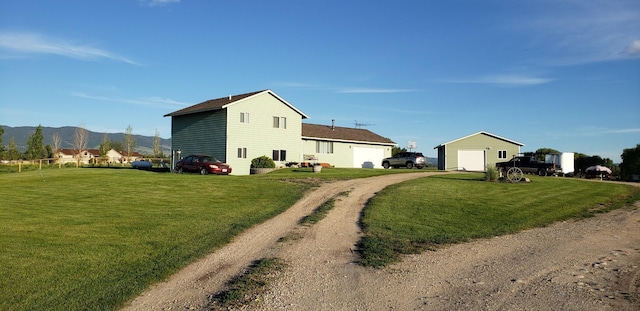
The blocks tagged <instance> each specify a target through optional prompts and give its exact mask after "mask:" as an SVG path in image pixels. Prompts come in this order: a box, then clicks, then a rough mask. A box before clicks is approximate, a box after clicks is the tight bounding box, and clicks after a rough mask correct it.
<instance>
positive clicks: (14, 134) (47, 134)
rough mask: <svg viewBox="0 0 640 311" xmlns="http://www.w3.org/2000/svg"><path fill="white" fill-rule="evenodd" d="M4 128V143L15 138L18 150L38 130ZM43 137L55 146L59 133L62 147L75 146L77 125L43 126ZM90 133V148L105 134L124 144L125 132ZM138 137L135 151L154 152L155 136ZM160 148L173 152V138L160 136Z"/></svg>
mask: <svg viewBox="0 0 640 311" xmlns="http://www.w3.org/2000/svg"><path fill="white" fill-rule="evenodd" d="M0 126H2V129H4V134H3V135H2V144H3V145H4V146H5V149H6V148H7V146H9V141H10V140H11V138H13V139H14V140H15V143H16V147H17V148H18V151H20V152H25V151H26V150H27V141H28V140H29V136H31V135H33V133H35V132H36V127H35V126H17V127H11V126H6V125H0ZM41 129H42V138H43V140H44V141H43V144H44V145H45V146H46V145H51V146H53V134H54V133H58V135H59V136H60V140H61V144H60V148H74V146H73V136H74V134H75V132H76V129H77V127H75V126H64V127H46V126H42V127H41ZM87 133H88V136H89V137H88V138H89V139H88V143H87V148H89V149H99V148H100V144H101V143H102V140H103V138H104V135H105V134H106V135H107V140H109V141H117V142H121V143H123V144H124V138H125V135H126V134H125V133H98V132H92V131H89V130H87ZM133 137H135V139H136V146H135V147H134V148H133V150H134V151H137V152H139V153H141V154H147V155H151V154H153V138H154V137H153V136H143V135H135V134H134V135H133ZM160 149H161V150H162V152H163V153H164V154H171V139H166V138H160Z"/></svg>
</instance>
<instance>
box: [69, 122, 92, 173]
mask: <svg viewBox="0 0 640 311" xmlns="http://www.w3.org/2000/svg"><path fill="white" fill-rule="evenodd" d="M88 140H89V133H88V132H87V130H86V129H85V128H84V125H82V124H80V125H79V126H78V127H76V131H75V133H74V134H73V149H74V154H75V156H76V161H78V164H80V160H81V152H82V151H84V150H86V149H87V144H88Z"/></svg>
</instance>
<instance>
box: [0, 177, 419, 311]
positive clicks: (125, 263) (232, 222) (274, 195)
mask: <svg viewBox="0 0 640 311" xmlns="http://www.w3.org/2000/svg"><path fill="white" fill-rule="evenodd" d="M16 171H17V169H16ZM413 171H415V172H417V171H418V170H413ZM398 172H405V173H406V172H407V170H386V171H385V170H362V169H324V170H323V171H322V172H321V173H313V172H312V169H311V168H307V169H283V170H279V171H276V172H273V173H271V174H267V175H254V176H199V175H193V174H184V175H178V174H170V173H153V172H147V171H139V170H133V169H126V168H125V169H123V168H121V167H120V168H80V169H78V168H63V169H58V168H57V167H50V168H47V169H43V170H42V171H39V170H37V169H31V168H27V169H26V170H23V172H22V173H2V174H0V197H2V205H1V208H0V228H1V231H0V262H2V267H1V268H0V310H81V309H82V310H84V309H92V310H99V309H105V310H111V309H114V308H116V307H117V306H120V305H122V304H123V303H125V302H126V301H128V300H129V299H131V298H132V297H135V296H136V295H137V294H139V293H140V292H141V291H142V290H144V289H145V288H146V287H147V286H149V285H150V284H152V283H154V282H157V281H160V280H163V279H165V278H166V277H167V276H169V275H170V274H171V273H172V272H175V271H177V270H178V269H180V268H181V267H184V266H185V265H186V264H188V263H190V262H192V261H193V260H194V259H196V258H198V257H201V256H203V255H205V254H207V253H210V252H212V251H213V250H214V249H216V248H219V247H220V246H221V245H223V244H225V243H226V242H228V241H229V240H230V239H231V238H232V237H233V236H234V235H236V234H238V233H239V232H240V231H242V230H244V229H245V228H248V227H250V226H252V225H254V224H256V223H260V222H262V221H264V220H266V219H268V218H270V217H273V216H274V215H277V214H278V213H281V212H282V211H284V210H285V209H287V208H288V207H289V206H291V205H293V203H294V202H296V201H297V200H298V199H300V198H301V197H302V195H303V193H304V191H306V190H307V189H309V188H311V187H313V186H316V185H317V184H318V182H320V181H321V180H323V179H345V178H359V177H368V176H375V175H380V174H392V173H398ZM309 177H313V178H311V179H309Z"/></svg>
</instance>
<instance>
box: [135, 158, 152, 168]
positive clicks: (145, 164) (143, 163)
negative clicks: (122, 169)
mask: <svg viewBox="0 0 640 311" xmlns="http://www.w3.org/2000/svg"><path fill="white" fill-rule="evenodd" d="M152 166H153V163H151V161H149V160H144V159H143V160H136V161H133V162H131V167H133V168H151V167H152Z"/></svg>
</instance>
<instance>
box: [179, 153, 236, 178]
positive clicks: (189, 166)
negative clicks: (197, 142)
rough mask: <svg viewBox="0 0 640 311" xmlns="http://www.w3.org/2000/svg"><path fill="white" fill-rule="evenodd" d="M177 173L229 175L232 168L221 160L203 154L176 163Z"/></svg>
mask: <svg viewBox="0 0 640 311" xmlns="http://www.w3.org/2000/svg"><path fill="white" fill-rule="evenodd" d="M176 171H177V172H178V173H183V172H194V173H200V174H201V175H206V174H219V175H228V174H230V173H231V166H229V164H226V163H222V162H221V161H220V160H218V159H216V158H214V157H212V156H208V155H202V154H194V155H190V156H187V157H185V158H183V159H182V160H180V161H178V163H176Z"/></svg>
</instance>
